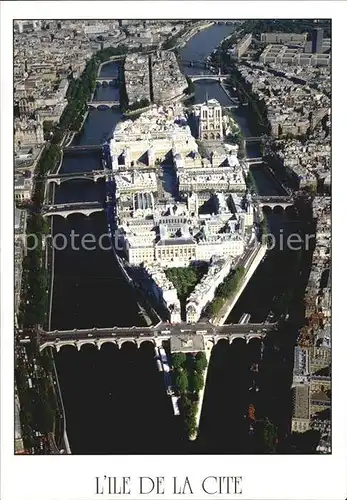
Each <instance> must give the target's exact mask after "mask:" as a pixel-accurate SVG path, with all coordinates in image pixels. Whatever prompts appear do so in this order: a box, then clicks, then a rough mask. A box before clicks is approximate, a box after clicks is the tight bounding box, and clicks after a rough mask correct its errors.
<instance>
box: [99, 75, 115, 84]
mask: <svg viewBox="0 0 347 500" xmlns="http://www.w3.org/2000/svg"><path fill="white" fill-rule="evenodd" d="M118 78H119V77H118V75H117V76H98V77H97V79H96V80H95V82H96V83H99V84H100V85H103V84H104V83H106V84H107V85H109V84H110V83H113V82H114V83H117V82H118Z"/></svg>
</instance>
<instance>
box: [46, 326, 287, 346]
mask: <svg viewBox="0 0 347 500" xmlns="http://www.w3.org/2000/svg"><path fill="white" fill-rule="evenodd" d="M276 328H277V324H276V323H261V324H247V325H240V324H237V325H222V326H215V325H212V324H211V323H196V324H183V323H182V324H177V325H169V326H165V324H164V325H163V324H159V325H157V326H154V327H131V328H122V327H114V328H93V329H85V330H77V329H75V330H65V331H59V330H56V331H52V332H44V331H41V332H38V337H39V344H40V350H43V349H45V348H46V347H52V348H55V349H56V350H57V351H59V349H60V348H61V347H63V346H73V347H75V348H77V349H78V350H80V349H81V347H82V346H83V345H86V344H89V345H92V346H95V347H97V348H98V349H101V347H102V345H103V344H105V343H112V344H115V345H117V346H118V347H119V348H121V347H122V345H123V344H124V343H125V342H131V343H133V344H135V345H136V346H137V347H140V346H141V344H142V343H143V342H151V343H152V344H153V345H155V346H159V345H162V342H164V341H170V343H171V348H172V350H175V351H177V352H179V351H187V352H196V351H199V350H204V349H208V348H210V347H212V346H213V345H215V344H216V343H217V342H219V341H220V340H226V341H227V342H229V343H232V342H233V341H234V340H236V339H240V340H243V341H245V342H250V341H251V340H252V339H259V340H262V339H263V338H264V337H265V336H266V335H267V334H268V333H269V332H271V331H276ZM189 343H190V344H189Z"/></svg>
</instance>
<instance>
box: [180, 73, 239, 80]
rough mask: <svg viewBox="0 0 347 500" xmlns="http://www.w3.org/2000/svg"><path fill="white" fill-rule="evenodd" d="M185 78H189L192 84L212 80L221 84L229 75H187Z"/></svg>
mask: <svg viewBox="0 0 347 500" xmlns="http://www.w3.org/2000/svg"><path fill="white" fill-rule="evenodd" d="M187 78H190V80H191V81H192V82H197V81H199V80H214V81H217V82H223V81H224V80H226V79H227V78H229V75H213V74H208V73H206V74H201V75H187Z"/></svg>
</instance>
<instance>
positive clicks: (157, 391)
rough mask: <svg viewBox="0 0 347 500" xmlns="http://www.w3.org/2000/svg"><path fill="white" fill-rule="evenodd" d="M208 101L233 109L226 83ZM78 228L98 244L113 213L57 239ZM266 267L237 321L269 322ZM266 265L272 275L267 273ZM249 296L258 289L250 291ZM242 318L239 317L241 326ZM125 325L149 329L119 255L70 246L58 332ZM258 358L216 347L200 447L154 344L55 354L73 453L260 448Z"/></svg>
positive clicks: (92, 136) (93, 124) (65, 223)
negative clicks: (185, 429)
mask: <svg viewBox="0 0 347 500" xmlns="http://www.w3.org/2000/svg"><path fill="white" fill-rule="evenodd" d="M233 29H234V28H233V27H232V26H225V25H215V26H213V27H211V28H209V29H206V30H204V31H202V32H201V33H199V34H197V35H196V36H194V37H193V38H192V39H191V40H189V42H188V43H187V45H186V46H185V47H184V48H183V49H182V50H181V59H182V61H183V60H185V61H191V60H204V59H206V57H207V56H208V55H209V54H210V53H211V52H212V50H213V49H214V48H215V47H216V46H217V45H218V44H219V43H220V42H221V40H222V39H223V38H224V37H226V36H228V35H229V34H230V33H231V32H232V31H233ZM182 68H183V70H184V71H185V73H186V74H193V73H196V72H200V71H202V69H201V68H200V69H198V68H196V67H193V68H192V67H191V66H190V65H189V63H182ZM116 69H117V63H110V64H107V65H105V66H103V68H102V73H101V76H108V75H110V74H114V71H115V70H116ZM206 94H207V95H208V97H209V98H215V99H217V100H219V101H220V102H221V104H222V105H223V104H224V105H226V104H228V102H229V100H228V97H227V95H226V94H225V92H224V90H223V89H222V88H221V86H220V85H219V83H217V82H213V83H211V82H206V81H201V82H198V83H197V84H196V95H195V102H202V101H203V100H204V99H205V98H206ZM113 96H118V90H117V89H115V88H113V87H102V86H101V87H98V88H97V91H96V94H95V99H96V100H107V99H110V98H112V97H113ZM235 116H236V118H237V120H238V122H239V124H240V126H241V128H242V130H243V133H244V135H246V136H247V135H248V136H249V135H251V122H250V120H249V117H248V116H247V110H245V109H244V108H243V109H241V108H240V109H239V110H236V113H235ZM119 120H121V113H120V112H119V110H117V109H112V110H110V109H102V110H101V109H93V110H91V111H90V112H89V115H88V117H87V119H86V121H85V123H84V126H83V129H82V131H81V133H80V134H79V135H78V136H77V137H76V138H75V139H74V144H75V145H85V144H98V143H102V142H103V141H104V140H105V139H108V138H109V137H110V134H111V133H112V130H113V128H114V126H115V125H116V123H117V122H118V121H119ZM256 153H257V152H255V153H254V155H255V156H257V154H256ZM97 168H100V156H99V155H98V154H90V153H88V154H86V153H79V154H70V153H69V154H65V155H64V159H63V164H62V167H61V173H67V172H76V171H81V170H88V171H90V170H93V169H97ZM258 170H259V169H258ZM257 175H258V176H260V177H261V178H262V190H263V191H264V192H268V193H270V191H271V190H273V189H274V183H273V182H271V179H270V178H269V177H267V178H265V177H266V176H263V175H261V172H260V174H259V173H258V174H257ZM271 194H272V192H271ZM104 196H105V185H104V181H103V180H99V181H98V182H97V183H94V184H92V183H90V181H69V182H66V183H63V184H61V186H59V187H57V188H56V192H55V201H56V202H57V203H64V202H74V201H87V200H89V201H90V200H98V201H103V200H104ZM273 219H275V222H276V224H275V225H276V226H277V228H278V227H280V226H285V225H286V224H287V222H288V221H287V219H288V218H287V217H286V216H283V215H282V216H273ZM72 230H74V231H75V233H78V234H79V235H80V236H79V238H81V237H82V236H83V235H85V234H87V233H91V234H94V235H96V236H97V237H98V236H99V235H101V234H103V233H106V231H107V225H106V218H105V215H104V213H102V212H101V213H97V214H94V215H91V216H90V217H84V216H81V215H73V216H70V217H68V218H67V219H63V218H60V217H55V218H54V233H55V234H57V233H62V234H64V235H68V234H70V233H71V231H72ZM265 265H266V266H270V269H272V268H271V262H270V265H269V264H268V263H267V264H266V263H264V265H263V264H262V265H261V266H260V268H259V271H257V273H256V276H255V277H254V278H252V280H251V282H250V284H249V285H248V287H247V288H246V290H245V292H244V293H243V295H242V296H241V298H240V301H239V303H238V305H237V308H236V309H235V311H237V313H235V314H236V315H237V316H241V314H242V313H243V312H245V311H248V310H249V311H250V312H251V314H252V318H251V321H252V319H257V318H259V319H263V318H264V316H266V315H267V313H268V312H269V309H270V308H271V304H272V301H273V292H272V290H271V291H269V292H268V293H267V294H264V296H262V298H261V303H259V305H257V304H258V302H257V293H259V287H260V289H261V287H263V288H264V287H265V286H267V284H266V283H268V280H267V278H266V276H267V271H266V269H267V268H265ZM263 267H264V269H265V271H262V268H263ZM279 270H280V267H278V268H276V273H277V278H278V280H279V281H280V282H281V283H280V284H279V285H278V286H277V288H276V292H277V293H279V292H278V288H281V286H282V287H283V286H286V284H287V282H283V283H282V281H283V280H282V281H281V279H280V274H279ZM270 273H271V271H270ZM258 275H259V277H258ZM264 275H265V277H264ZM249 289H250V290H251V292H249V293H248V290H249ZM257 290H258V292H257ZM247 294H248V295H247ZM265 295H266V296H265ZM249 300H251V306H250V305H249V302H248V301H249ZM235 314H234V316H235ZM238 319H239V317H236V318H234V317H233V318H232V320H233V321H234V320H235V321H236V322H237V321H238ZM229 320H230V318H229ZM116 325H122V326H123V325H124V326H131V325H138V326H141V325H143V319H142V317H141V316H140V315H139V306H138V304H137V302H136V298H135V297H134V294H133V292H132V289H131V288H130V287H129V285H128V284H127V283H126V282H125V281H124V279H123V277H122V275H121V273H120V270H119V269H118V267H117V265H116V261H115V259H114V257H113V255H112V253H111V252H110V251H106V250H101V249H96V250H90V251H87V250H82V249H80V250H79V251H75V250H73V249H72V248H71V245H69V246H68V247H67V248H66V249H65V250H60V251H56V252H55V274H54V288H53V307H52V315H51V328H52V329H66V328H89V327H94V326H95V327H101V326H108V327H110V326H116ZM259 358H260V344H259V342H257V341H253V342H251V343H250V344H249V345H247V346H246V345H245V344H244V343H243V342H241V343H240V342H236V343H234V344H233V345H232V346H231V347H228V346H226V345H224V343H223V342H221V343H219V344H218V346H217V347H215V348H214V351H213V354H212V359H211V365H210V369H209V374H208V382H207V389H206V397H205V401H204V405H203V411H202V426H201V435H200V437H199V439H198V440H197V441H196V442H195V443H191V442H189V441H187V440H182V433H181V429H180V422H179V420H177V417H176V418H175V417H173V414H172V410H171V405H170V404H169V399H168V398H167V396H166V394H165V390H164V383H163V377H162V374H161V373H159V372H158V371H157V367H156V364H155V361H154V350H153V346H152V344H150V343H144V344H142V346H141V348H140V349H136V348H135V347H134V345H132V344H129V343H126V344H125V345H123V347H122V349H121V350H118V348H116V347H115V346H114V345H112V344H104V345H103V346H102V348H101V350H100V351H98V350H97V349H96V348H94V347H91V346H85V347H82V349H81V351H77V349H75V348H73V347H63V348H62V349H61V350H60V352H59V353H56V354H55V360H56V365H57V370H58V375H59V380H60V385H61V389H62V394H63V400H64V406H65V412H66V418H67V434H68V437H69V441H70V446H71V449H72V453H74V454H117V453H136V454H142V453H145V454H150V453H211V452H213V453H243V452H251V451H253V448H252V446H251V444H250V441H249V439H248V435H247V429H246V427H245V420H244V418H243V416H244V413H245V408H246V407H247V405H248V404H249V401H250V399H252V397H253V396H252V397H251V394H252V393H250V392H249V390H248V389H249V387H250V385H251V384H252V383H253V379H254V375H252V373H251V372H250V370H249V368H250V365H251V363H252V362H254V361H257V362H258V361H259ZM257 397H258V396H257ZM254 398H255V395H254Z"/></svg>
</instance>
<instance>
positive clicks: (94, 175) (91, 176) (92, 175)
mask: <svg viewBox="0 0 347 500" xmlns="http://www.w3.org/2000/svg"><path fill="white" fill-rule="evenodd" d="M106 175H107V172H105V170H92V171H91V172H74V173H71V174H51V175H47V179H46V182H47V184H50V183H51V182H55V183H56V184H57V185H58V186H60V184H61V183H62V182H66V181H72V180H91V181H94V182H96V181H97V180H98V179H102V178H103V177H105V176H106Z"/></svg>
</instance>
